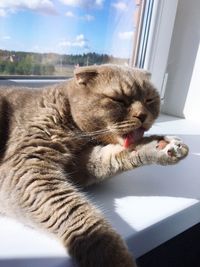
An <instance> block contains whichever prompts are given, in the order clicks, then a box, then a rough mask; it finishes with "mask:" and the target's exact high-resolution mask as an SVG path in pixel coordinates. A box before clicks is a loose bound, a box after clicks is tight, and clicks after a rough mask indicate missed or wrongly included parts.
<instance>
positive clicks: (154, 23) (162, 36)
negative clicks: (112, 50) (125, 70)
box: [132, 0, 178, 100]
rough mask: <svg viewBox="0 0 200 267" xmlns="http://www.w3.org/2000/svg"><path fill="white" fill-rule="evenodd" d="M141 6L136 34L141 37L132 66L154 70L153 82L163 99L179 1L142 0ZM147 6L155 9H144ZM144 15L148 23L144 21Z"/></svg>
mask: <svg viewBox="0 0 200 267" xmlns="http://www.w3.org/2000/svg"><path fill="white" fill-rule="evenodd" d="M141 5H142V7H141V8H142V9H144V12H142V13H143V17H142V18H141V19H140V20H141V22H140V23H139V25H140V29H139V33H138V35H137V36H136V38H137V39H138V40H137V41H136V42H135V46H136V47H134V49H133V50H134V52H133V59H132V65H133V66H134V65H135V66H136V67H140V68H144V69H146V70H148V71H150V72H151V79H152V82H153V83H154V84H155V86H156V87H157V89H158V91H159V93H160V95H161V99H162V100H163V99H164V93H165V87H166V83H167V77H168V75H167V73H166V67H167V61H168V55H169V49H170V44H171V39H172V33H173V28H174V23H175V17H176V11H177V5H178V0H173V1H169V0H143V1H142V3H141ZM148 8H151V9H152V10H146V11H145V9H148ZM145 14H146V18H147V19H148V21H147V23H146V21H144V19H145ZM148 23H149V25H147V24H148ZM145 31H147V32H145ZM144 47H145V49H144ZM139 51H140V53H138V52H139ZM141 51H142V52H141Z"/></svg>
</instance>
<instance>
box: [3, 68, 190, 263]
mask: <svg viewBox="0 0 200 267" xmlns="http://www.w3.org/2000/svg"><path fill="white" fill-rule="evenodd" d="M159 107H160V98H159V94H158V92H157V91H156V89H155V88H154V86H153V85H152V84H151V82H150V79H149V75H148V73H146V72H145V71H142V70H139V69H132V68H130V67H124V66H116V65H102V66H92V67H83V68H77V69H75V72H74V78H72V79H70V80H68V81H66V82H64V83H61V84H57V85H53V86H50V87H46V88H41V89H26V88H16V87H8V88H2V89H0V212H1V213H3V214H5V215H8V216H9V217H13V218H16V219H18V220H20V221H21V222H23V223H25V224H28V225H31V226H32V227H35V228H40V229H43V230H44V231H46V232H49V233H52V234H54V235H55V237H57V238H58V239H59V240H60V241H61V242H62V243H63V245H64V246H65V247H66V249H67V250H68V251H69V253H70V255H71V256H72V257H73V258H74V259H75V260H76V262H77V264H78V266H80V267H94V266H98V267H134V266H136V264H135V262H134V259H133V256H132V255H131V254H130V253H129V251H128V248H127V246H126V244H125V242H124V241H123V240H122V238H121V237H120V236H119V235H118V234H117V233H116V232H115V231H114V230H113V229H112V227H111V226H110V224H109V223H108V222H107V221H106V219H105V218H104V217H103V215H102V214H101V212H100V211H99V210H98V209H97V208H96V207H95V206H94V205H93V204H92V203H90V201H89V200H88V199H87V197H86V196H84V194H83V193H82V192H81V191H80V188H81V187H84V186H88V185H91V184H94V183H99V182H101V181H102V180H104V179H107V178H109V177H111V176H114V175H115V174H116V173H120V172H123V171H127V170H131V169H134V168H136V167H139V166H142V165H146V164H153V163H155V164H162V165H168V164H175V163H177V162H178V161H180V160H181V159H183V158H184V157H185V156H186V155H187V153H188V147H187V146H186V145H185V144H183V142H182V141H181V140H180V139H177V138H174V137H168V136H150V137H144V133H145V132H146V131H148V130H149V129H150V127H151V126H152V124H153V123H154V121H155V119H156V118H157V116H158V114H159ZM113 179H114V178H113Z"/></svg>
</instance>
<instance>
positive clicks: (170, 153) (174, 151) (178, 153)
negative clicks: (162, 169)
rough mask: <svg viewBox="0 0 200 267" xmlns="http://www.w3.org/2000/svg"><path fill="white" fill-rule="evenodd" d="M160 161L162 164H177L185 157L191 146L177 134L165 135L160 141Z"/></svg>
mask: <svg viewBox="0 0 200 267" xmlns="http://www.w3.org/2000/svg"><path fill="white" fill-rule="evenodd" d="M156 148H157V150H158V163H160V164H162V165H166V164H175V163H177V162H178V161H179V160H181V159H183V158H185V157H186V156H187V154H188V152H189V148H188V146H187V145H186V144H184V143H183V141H182V140H181V139H179V138H178V137H175V136H165V137H164V138H163V140H160V141H158V143H157V146H156Z"/></svg>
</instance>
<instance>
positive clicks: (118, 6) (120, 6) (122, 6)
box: [112, 1, 128, 11]
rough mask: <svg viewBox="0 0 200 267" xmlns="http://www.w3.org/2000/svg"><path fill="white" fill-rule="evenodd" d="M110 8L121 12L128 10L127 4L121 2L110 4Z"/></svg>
mask: <svg viewBox="0 0 200 267" xmlns="http://www.w3.org/2000/svg"><path fill="white" fill-rule="evenodd" d="M112 6H113V7H114V8H116V9H118V10H121V11H124V10H127V8H128V6H127V4H126V3H124V2H122V1H118V2H115V3H113V4H112Z"/></svg>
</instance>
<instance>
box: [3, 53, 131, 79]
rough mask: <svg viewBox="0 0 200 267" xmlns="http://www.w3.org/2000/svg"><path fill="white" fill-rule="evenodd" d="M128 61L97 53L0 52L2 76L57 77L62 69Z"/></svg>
mask: <svg viewBox="0 0 200 267" xmlns="http://www.w3.org/2000/svg"><path fill="white" fill-rule="evenodd" d="M127 61H128V60H127V59H121V58H115V57H113V56H110V55H107V54H97V53H85V54H77V55H59V54H56V53H44V54H41V53H30V52H15V51H6V50H0V75H56V74H57V69H59V68H60V67H63V68H67V67H70V66H71V68H72V67H74V66H77V65H79V66H86V65H94V64H97V65H99V64H106V63H117V64H123V63H125V62H127ZM63 71H64V70H63Z"/></svg>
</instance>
